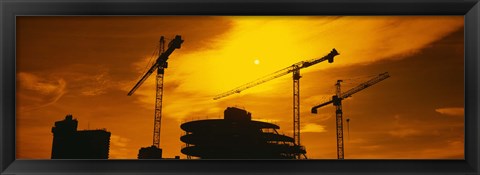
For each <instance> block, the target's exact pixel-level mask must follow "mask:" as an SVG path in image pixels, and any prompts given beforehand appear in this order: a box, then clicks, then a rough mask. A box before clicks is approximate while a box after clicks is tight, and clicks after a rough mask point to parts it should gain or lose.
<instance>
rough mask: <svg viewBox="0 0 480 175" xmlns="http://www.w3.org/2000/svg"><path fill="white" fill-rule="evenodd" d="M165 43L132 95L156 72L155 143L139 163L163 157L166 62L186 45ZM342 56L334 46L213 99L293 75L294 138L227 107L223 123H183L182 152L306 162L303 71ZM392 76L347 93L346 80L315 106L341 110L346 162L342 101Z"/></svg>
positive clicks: (340, 154)
mask: <svg viewBox="0 0 480 175" xmlns="http://www.w3.org/2000/svg"><path fill="white" fill-rule="evenodd" d="M165 40H166V39H165V37H164V36H162V37H161V38H160V42H159V47H158V48H159V49H158V50H157V51H156V54H157V55H158V57H157V58H156V61H155V62H154V64H152V66H151V67H150V68H149V69H148V71H147V72H146V73H145V74H144V75H143V76H142V77H141V78H140V80H139V81H138V82H137V83H136V84H135V86H134V87H133V88H132V89H131V90H130V92H129V93H128V95H129V96H131V95H133V94H134V92H135V91H136V90H137V89H138V88H139V87H140V86H141V85H142V84H143V83H144V82H145V80H146V79H147V78H148V77H149V76H150V75H151V74H153V73H154V72H156V76H155V82H156V89H155V92H156V96H155V106H154V120H153V124H154V125H153V139H152V145H151V146H147V147H143V148H140V150H139V153H138V158H139V159H164V157H163V156H162V148H160V141H161V139H160V131H161V121H162V103H163V102H162V100H163V89H164V85H163V80H164V77H165V69H166V68H167V67H168V62H167V61H168V59H169V56H170V55H171V54H172V52H173V51H174V50H176V49H180V48H181V45H182V43H183V41H184V40H182V38H181V36H180V35H176V36H175V37H174V38H173V39H171V41H170V42H169V43H168V45H167V48H165ZM338 55H340V53H339V52H338V51H337V50H336V49H335V48H333V49H332V50H331V51H330V53H328V54H326V55H325V56H323V57H320V58H315V59H310V60H305V61H300V62H297V63H294V64H292V65H290V66H287V67H286V68H284V69H281V70H278V71H275V72H273V73H271V74H268V75H266V76H263V77H261V78H259V79H256V80H255V81H252V82H249V83H246V84H244V85H240V86H237V87H236V88H234V89H231V90H229V91H226V92H223V93H220V94H218V95H216V96H215V97H213V100H218V99H221V98H226V97H228V96H230V95H234V94H238V93H240V92H242V91H245V90H247V89H250V88H253V87H255V86H258V85H261V84H263V83H267V82H269V81H271V80H274V79H277V78H280V77H283V76H285V75H291V76H292V83H293V86H292V87H293V88H292V98H293V100H292V106H291V108H292V122H291V123H292V126H293V127H292V128H293V131H292V133H293V134H292V136H287V135H282V134H279V133H278V131H277V130H278V129H280V126H278V125H275V124H272V123H267V122H261V121H255V120H252V116H251V113H250V112H248V111H247V110H245V109H240V108H236V107H228V108H227V109H225V111H224V116H223V117H224V118H223V119H207V120H197V121H189V122H186V123H183V124H181V126H180V128H181V129H182V130H183V131H185V134H184V135H183V136H181V137H180V140H181V141H182V142H184V143H185V146H184V147H183V148H182V149H181V153H183V154H185V155H186V156H187V159H191V158H200V159H307V152H308V151H307V148H306V147H305V146H304V145H302V144H301V139H300V138H301V137H300V135H301V130H300V127H301V122H300V120H301V118H302V117H301V116H300V113H301V109H300V100H301V99H300V79H301V77H302V76H301V74H300V70H302V69H305V68H308V67H311V66H314V65H316V64H319V63H322V62H325V61H327V62H328V63H333V62H334V58H335V57H336V56H338ZM389 77H390V75H389V73H388V72H384V73H380V74H378V75H377V76H375V77H373V78H371V79H370V80H367V81H364V82H363V83H360V84H358V85H357V86H356V87H354V88H352V89H349V90H346V91H342V90H341V83H342V82H343V80H341V79H339V80H337V82H336V84H335V88H336V91H335V94H332V97H331V99H329V100H327V101H324V102H321V103H319V105H316V106H313V107H312V108H311V113H314V114H315V113H317V110H318V109H319V108H321V107H323V106H327V105H329V104H333V106H334V107H335V108H336V110H335V112H334V116H335V121H336V142H337V150H336V151H337V158H338V159H344V155H345V153H344V134H343V133H344V117H343V109H342V100H344V99H346V98H349V97H351V96H352V95H353V94H355V93H358V92H360V91H362V90H364V89H366V88H368V87H370V86H372V85H374V84H377V83H379V82H381V81H383V80H385V79H387V78H389ZM332 84H333V83H332ZM348 121H349V118H347V119H346V122H348ZM176 158H178V157H176Z"/></svg>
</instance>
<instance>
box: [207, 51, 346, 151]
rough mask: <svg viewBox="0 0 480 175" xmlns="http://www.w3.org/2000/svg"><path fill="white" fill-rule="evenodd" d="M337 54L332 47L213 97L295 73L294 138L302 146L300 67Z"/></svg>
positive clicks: (331, 59)
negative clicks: (325, 53)
mask: <svg viewBox="0 0 480 175" xmlns="http://www.w3.org/2000/svg"><path fill="white" fill-rule="evenodd" d="M337 55H339V53H338V52H337V50H335V49H332V51H330V53H329V54H328V55H326V56H324V57H322V58H317V59H312V60H307V61H300V62H298V63H295V64H293V65H291V66H288V67H286V68H284V69H281V70H279V71H276V72H274V73H272V74H269V75H266V76H264V77H262V78H259V79H257V80H255V81H252V82H250V83H247V84H244V85H242V86H239V87H237V88H235V89H232V90H230V91H227V92H224V93H222V94H219V95H217V96H215V97H214V98H213V99H214V100H218V99H220V98H223V97H226V96H229V95H232V94H235V93H240V92H241V91H244V90H246V89H248V88H251V87H254V86H257V85H259V84H262V83H265V82H267V81H270V80H273V79H275V78H278V77H281V76H284V75H287V74H289V73H293V138H294V140H295V144H296V145H298V146H300V78H301V76H300V69H303V68H307V67H310V66H313V65H315V64H318V63H320V62H323V61H326V60H328V62H329V63H333V58H334V57H335V56H337ZM296 158H297V159H299V158H300V155H297V156H296Z"/></svg>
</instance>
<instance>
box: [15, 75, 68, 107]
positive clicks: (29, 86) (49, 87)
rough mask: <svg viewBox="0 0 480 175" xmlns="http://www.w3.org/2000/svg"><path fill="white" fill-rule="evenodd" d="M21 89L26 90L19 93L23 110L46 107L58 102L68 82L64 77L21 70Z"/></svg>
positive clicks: (18, 79)
mask: <svg viewBox="0 0 480 175" xmlns="http://www.w3.org/2000/svg"><path fill="white" fill-rule="evenodd" d="M17 83H18V85H19V90H20V91H22V92H24V93H21V94H19V95H18V98H19V99H17V100H19V101H20V102H22V103H20V104H21V105H20V106H19V107H20V108H21V109H22V110H32V109H36V108H41V107H46V106H49V105H52V104H54V103H55V102H57V101H58V100H59V99H60V98H61V97H62V96H63V95H64V94H65V93H66V87H67V83H66V82H65V80H64V79H61V78H60V79H58V78H52V77H49V78H43V77H40V76H37V75H35V74H32V73H27V72H20V73H18V74H17Z"/></svg>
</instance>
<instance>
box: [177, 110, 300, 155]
mask: <svg viewBox="0 0 480 175" xmlns="http://www.w3.org/2000/svg"><path fill="white" fill-rule="evenodd" d="M180 127H181V128H182V129H183V130H184V131H185V132H186V134H185V135H184V136H182V137H180V140H181V141H182V142H184V143H185V144H186V145H187V146H186V147H184V148H183V149H182V150H181V152H182V153H183V154H186V155H187V156H194V157H199V158H202V159H293V158H295V155H297V154H305V153H306V151H305V149H304V147H302V146H298V145H294V140H293V138H292V137H289V136H286V135H281V134H278V133H277V131H276V129H279V128H280V127H279V126H278V125H275V124H272V123H267V122H261V121H252V120H251V114H250V113H249V112H247V111H245V110H242V109H238V108H233V107H229V108H227V109H226V110H225V112H224V119H210V120H197V121H191V122H186V123H183V124H182V125H181V126H180Z"/></svg>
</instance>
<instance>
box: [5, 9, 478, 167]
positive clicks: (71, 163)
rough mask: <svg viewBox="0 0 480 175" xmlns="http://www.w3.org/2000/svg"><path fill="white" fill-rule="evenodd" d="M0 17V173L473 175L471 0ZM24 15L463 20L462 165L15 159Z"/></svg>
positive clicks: (474, 12)
mask: <svg viewBox="0 0 480 175" xmlns="http://www.w3.org/2000/svg"><path fill="white" fill-rule="evenodd" d="M0 13H1V21H0V26H1V29H0V30H1V32H0V38H1V43H0V53H1V63H0V65H1V66H0V67H1V68H0V69H1V71H0V84H1V86H0V100H1V102H0V103H1V105H0V115H1V116H0V125H1V129H0V174H31V173H34V174H36V173H38V174H53V173H57V174H94V173H95V174H120V173H121V174H190V173H195V174H254V173H256V174H281V173H283V174H319V173H322V174H372V173H378V174H472V175H473V174H479V172H480V162H479V157H480V151H479V150H480V145H479V137H480V136H479V126H480V122H479V113H478V107H479V103H478V102H479V97H480V96H479V91H480V89H479V87H478V83H479V80H480V79H479V61H478V60H479V58H480V52H479V48H480V47H479V42H480V35H479V32H480V23H479V21H480V3H479V0H276V1H273V0H229V1H225V0H204V1H195V0H175V1H173V0H157V1H152V0H103V1H101V0H97V1H95V0H68V1H66V0H36V1H33V0H0ZM25 15H27V16H38V15H464V16H465V77H464V78H465V160H342V161H338V160H228V161H225V160H16V159H15V150H16V149H15V104H16V101H15V82H16V81H15V76H16V73H15V69H16V67H15V46H16V44H15V19H16V16H25ZM446 151H448V150H446Z"/></svg>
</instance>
